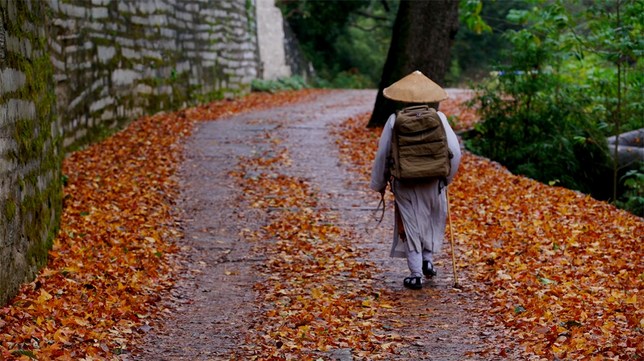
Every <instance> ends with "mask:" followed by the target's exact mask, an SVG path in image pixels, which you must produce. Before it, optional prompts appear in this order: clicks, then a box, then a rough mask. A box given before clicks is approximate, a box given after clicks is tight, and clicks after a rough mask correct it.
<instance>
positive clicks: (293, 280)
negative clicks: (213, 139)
mask: <svg viewBox="0 0 644 361" xmlns="http://www.w3.org/2000/svg"><path fill="white" fill-rule="evenodd" d="M264 139H265V140H266V141H267V142H268V143H270V144H271V148H270V149H269V150H267V151H265V152H263V153H261V154H256V155H255V156H252V157H248V158H244V159H242V161H240V162H239V163H240V169H238V170H237V171H235V172H233V173H232V175H233V176H235V177H237V179H239V184H240V185H241V186H242V188H243V189H244V200H245V201H246V202H247V203H248V204H249V205H250V206H251V207H255V208H259V209H262V210H264V211H265V212H267V213H268V214H269V223H268V224H267V225H265V226H264V227H262V228H261V229H259V230H257V231H250V230H246V231H245V233H244V239H245V240H246V241H250V242H253V243H254V244H255V247H254V252H257V253H258V254H261V255H262V256H263V257H266V259H267V260H266V261H265V262H263V266H262V267H260V269H259V271H260V272H261V273H262V274H263V275H264V277H265V281H263V282H262V283H260V284H257V285H255V289H256V290H257V291H258V293H259V294H260V300H261V302H260V303H261V304H262V305H263V309H262V313H261V314H260V315H257V317H256V320H255V321H254V322H251V323H252V324H253V325H254V326H253V327H252V329H251V330H249V336H248V338H249V339H248V342H247V343H246V346H244V347H243V348H242V349H241V350H240V351H239V353H238V354H237V355H236V356H235V357H238V358H239V359H243V360H318V359H328V356H329V355H328V354H326V353H328V352H333V351H334V350H336V351H337V350H341V349H351V350H352V354H353V355H354V356H355V357H357V358H358V359H361V360H379V359H387V357H386V356H387V355H389V354H390V353H391V352H393V351H394V350H395V349H396V345H397V344H398V343H399V342H400V341H401V340H402V338H401V336H399V335H396V334H394V333H392V332H388V331H386V330H385V329H384V328H383V327H382V325H381V323H380V320H381V318H382V317H383V316H384V315H386V314H387V312H389V311H390V310H392V309H393V308H395V307H397V305H395V303H394V302H395V301H394V300H393V299H392V297H390V296H391V295H389V294H387V293H386V292H384V291H382V290H377V288H376V287H374V285H373V278H372V276H371V272H370V269H372V268H373V265H372V264H371V263H369V262H368V261H366V260H365V258H366V255H365V254H364V253H365V251H363V250H360V249H357V248H356V247H355V246H354V245H352V241H351V239H352V235H351V234H350V233H349V232H350V231H349V230H347V229H345V228H342V227H339V226H337V225H335V223H336V222H337V219H335V216H334V215H333V214H332V213H330V211H329V210H328V209H326V208H324V207H323V206H322V204H321V202H320V200H319V199H318V197H319V194H318V192H317V191H315V190H313V189H311V186H310V185H309V184H308V183H307V182H305V181H304V180H302V179H300V178H297V177H292V176H288V175H285V174H283V173H284V172H283V170H284V168H288V166H289V165H290V163H291V162H290V158H289V155H288V151H287V149H285V148H281V147H280V143H281V141H280V139H278V138H276V137H275V136H274V135H273V134H269V133H266V134H265V136H264ZM357 280H360V282H357Z"/></svg>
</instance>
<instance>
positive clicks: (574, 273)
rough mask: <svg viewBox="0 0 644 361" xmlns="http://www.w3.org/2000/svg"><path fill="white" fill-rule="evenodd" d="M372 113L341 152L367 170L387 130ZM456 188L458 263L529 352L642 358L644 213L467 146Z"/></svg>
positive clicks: (343, 132)
mask: <svg viewBox="0 0 644 361" xmlns="http://www.w3.org/2000/svg"><path fill="white" fill-rule="evenodd" d="M452 106H454V105H452ZM450 109H452V108H451V107H449V106H448V107H445V106H443V104H441V110H442V111H444V112H447V113H448V112H449V111H450ZM368 118H369V115H368V114H365V115H363V116H359V117H355V118H352V119H349V120H348V121H347V122H346V123H345V124H343V126H342V127H340V128H339V129H337V133H338V140H337V143H338V146H339V147H340V150H341V154H342V157H343V160H344V161H345V162H348V163H350V164H352V165H353V166H354V167H355V169H356V170H357V174H358V175H361V176H363V177H365V178H366V177H368V176H369V174H370V167H371V163H372V161H373V156H374V154H375V150H376V147H377V139H378V137H379V136H380V132H381V129H366V128H365V127H364V125H365V124H366V122H367V120H368ZM466 127H467V126H466ZM450 198H451V202H452V218H453V222H454V227H455V236H456V244H457V246H456V248H457V266H458V268H459V269H460V270H465V271H466V272H467V274H468V277H470V278H472V280H473V281H474V285H475V287H476V288H477V289H479V290H481V291H483V292H484V293H486V294H488V295H489V297H490V303H489V307H488V308H487V309H483V310H481V312H486V313H488V314H491V315H493V316H494V317H495V318H496V319H497V320H499V322H503V324H505V326H506V327H508V328H509V329H511V330H512V334H513V335H514V337H515V338H516V339H517V340H519V342H520V343H521V344H522V345H523V347H525V350H526V352H527V353H528V354H531V355H533V356H532V357H531V358H530V359H536V360H540V359H546V360H563V359H565V360H641V359H642V358H644V307H642V306H644V294H643V293H642V291H643V287H642V285H643V282H644V262H642V255H643V254H644V249H643V245H644V244H643V242H642V240H643V239H642V235H644V220H643V219H642V218H639V217H636V216H634V215H632V214H630V213H627V212H625V211H622V210H619V209H617V208H615V207H613V206H612V205H610V204H607V203H605V202H600V201H597V200H594V199H592V198H591V197H589V196H586V195H584V194H580V193H578V192H575V191H571V190H568V189H564V188H561V187H551V186H548V185H544V184H542V183H538V182H536V181H534V180H531V179H527V178H525V177H522V176H517V175H513V174H511V173H510V172H508V171H507V170H506V169H505V168H504V167H502V166H500V165H499V164H497V163H495V162H492V161H490V160H488V159H484V158H481V157H478V156H475V155H473V154H471V153H468V152H465V153H464V156H463V160H462V163H461V168H460V169H459V173H458V175H457V177H456V179H455V181H454V183H453V185H452V186H450ZM485 352H489V353H493V352H494V351H492V349H490V350H487V351H484V353H485ZM489 356H490V357H493V356H492V355H491V354H490V355H489ZM499 356H503V355H498V354H497V355H495V356H494V357H499Z"/></svg>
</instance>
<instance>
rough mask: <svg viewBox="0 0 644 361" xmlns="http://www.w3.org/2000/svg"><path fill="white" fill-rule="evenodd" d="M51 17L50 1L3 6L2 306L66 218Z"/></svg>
mask: <svg viewBox="0 0 644 361" xmlns="http://www.w3.org/2000/svg"><path fill="white" fill-rule="evenodd" d="M49 15H50V13H49V8H48V6H47V4H46V3H44V2H40V1H37V0H35V1H14V0H0V304H2V303H4V302H6V301H7V300H8V299H9V298H10V297H11V296H12V295H13V294H15V292H16V291H17V290H18V287H19V286H20V284H21V283H22V282H24V281H27V280H29V279H31V278H32V277H33V276H34V275H35V274H36V272H37V271H38V269H39V268H40V267H41V266H42V265H43V264H44V263H45V262H46V260H47V251H48V250H49V248H50V247H51V242H52V240H53V238H54V236H55V234H56V231H57V229H58V222H59V218H60V210H61V191H62V189H61V174H60V167H61V161H62V145H61V144H62V134H61V132H60V127H59V126H58V123H57V118H56V112H55V108H56V98H55V96H54V76H53V67H52V64H51V62H50V57H49V50H48V39H47V36H46V35H47V25H48V23H47V21H48V18H49Z"/></svg>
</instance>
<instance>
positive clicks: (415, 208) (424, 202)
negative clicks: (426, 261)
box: [370, 112, 461, 258]
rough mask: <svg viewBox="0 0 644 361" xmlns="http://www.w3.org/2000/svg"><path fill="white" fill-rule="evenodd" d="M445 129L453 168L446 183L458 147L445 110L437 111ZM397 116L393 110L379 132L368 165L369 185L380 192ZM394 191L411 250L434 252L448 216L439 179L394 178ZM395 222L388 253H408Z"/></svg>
mask: <svg viewBox="0 0 644 361" xmlns="http://www.w3.org/2000/svg"><path fill="white" fill-rule="evenodd" d="M438 115H439V117H440V118H441V120H442V122H443V126H444V127H445V131H446V133H447V144H448V146H449V149H450V150H451V151H452V154H454V157H453V158H452V160H451V165H452V169H451V172H450V174H449V176H448V177H447V183H448V184H449V183H451V182H452V180H453V179H454V175H455V174H456V171H457V170H458V166H459V165H460V163H461V148H460V145H459V143H458V138H457V137H456V134H455V133H454V131H453V130H452V127H450V125H449V123H448V122H447V118H446V117H445V114H443V113H441V112H438ZM395 120H396V116H395V114H392V115H391V116H390V117H389V119H388V120H387V124H385V127H384V128H383V130H382V134H381V135H380V142H379V143H378V152H377V153H376V159H375V160H374V163H373V167H372V168H371V184H370V187H371V189H373V190H374V191H377V192H380V191H382V190H384V189H385V188H386V186H387V182H388V181H389V179H387V178H386V175H387V164H388V162H387V158H388V157H389V153H390V149H391V134H392V130H393V126H394V121H395ZM393 183H394V184H393V192H394V195H395V199H396V203H397V204H398V208H399V210H400V212H401V215H402V220H403V225H404V227H405V234H406V236H407V241H408V242H410V246H411V247H412V248H411V249H412V250H415V251H416V252H422V251H423V250H426V251H431V252H432V253H437V252H438V251H440V249H441V247H442V245H443V237H444V234H445V220H446V218H447V199H446V197H445V192H446V191H447V189H445V188H444V189H443V190H442V191H441V192H440V193H439V189H438V180H435V181H431V182H429V183H425V184H413V185H405V184H400V183H399V182H397V181H394V182H393ZM395 223H396V222H394V237H393V243H392V246H391V253H390V256H391V257H400V258H406V257H407V246H406V245H405V243H404V242H400V239H399V237H398V227H397V226H396V224H395Z"/></svg>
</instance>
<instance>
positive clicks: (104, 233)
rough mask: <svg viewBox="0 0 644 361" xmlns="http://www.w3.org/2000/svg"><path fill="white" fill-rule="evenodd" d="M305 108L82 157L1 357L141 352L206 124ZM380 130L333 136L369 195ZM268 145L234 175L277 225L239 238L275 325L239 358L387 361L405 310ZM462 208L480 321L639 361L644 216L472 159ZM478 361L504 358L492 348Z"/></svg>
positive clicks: (457, 200)
mask: <svg viewBox="0 0 644 361" xmlns="http://www.w3.org/2000/svg"><path fill="white" fill-rule="evenodd" d="M308 95H310V93H309V92H308V91H307V92H286V93H280V94H276V95H265V94H251V96H249V97H246V98H244V99H241V100H234V101H221V102H214V103H211V104H208V105H204V106H200V107H195V108H190V109H185V110H182V111H180V112H176V113H163V114H157V115H155V116H151V117H143V118H141V119H139V120H137V121H135V122H133V123H132V124H131V125H130V126H129V127H127V128H126V129H125V130H123V131H121V132H119V133H118V134H116V135H115V136H113V137H111V138H109V139H107V140H105V141H103V142H101V143H99V144H96V145H93V146H91V147H88V148H87V149H85V150H81V151H77V152H75V153H73V154H71V155H70V156H69V157H68V159H66V160H65V162H64V169H63V171H64V174H65V175H66V176H67V177H68V184H67V186H66V187H65V201H64V209H63V213H62V222H61V231H60V233H59V235H58V237H57V238H56V240H55V241H54V245H53V248H52V250H51V252H50V258H49V262H48V264H47V267H45V268H44V269H42V270H41V272H40V273H39V275H38V277H37V278H36V279H35V280H34V281H33V282H31V283H29V284H26V285H24V286H23V287H22V288H21V290H20V292H19V294H18V295H17V296H16V297H15V298H14V299H13V300H12V301H11V302H10V304H9V305H7V306H5V307H3V308H1V309H0V315H1V318H0V335H1V336H0V337H1V338H0V356H1V357H2V359H6V360H14V359H19V360H22V359H24V360H27V359H33V358H37V359H54V358H58V359H85V360H92V359H118V355H119V354H120V353H123V352H127V350H128V347H129V345H130V344H131V343H132V342H135V340H136V339H137V337H139V335H140V334H141V333H144V332H146V330H149V326H148V321H149V320H152V319H155V318H158V317H160V315H161V314H162V312H163V310H161V309H160V303H159V300H160V295H162V294H163V292H164V291H167V290H169V289H170V288H171V287H172V285H173V282H174V276H175V275H174V272H175V271H176V270H175V268H174V267H175V264H174V261H173V258H174V257H175V256H176V254H177V253H178V252H179V251H178V250H177V247H176V246H175V244H174V240H175V239H177V238H178V237H181V230H180V228H179V227H178V226H177V224H176V220H175V218H174V216H173V214H172V212H171V207H172V204H173V200H172V199H173V197H174V196H175V195H176V192H177V189H176V187H177V185H176V182H175V179H174V176H175V173H176V170H177V164H178V163H179V162H180V161H181V144H182V143H181V142H182V140H183V139H185V137H187V136H188V135H189V134H190V132H191V130H192V127H193V125H194V121H195V120H202V121H207V120H215V119H217V118H219V117H224V116H227V115H231V114H235V113H238V112H242V111H246V110H250V109H257V108H263V107H270V106H273V105H275V104H285V103H288V102H293V101H299V100H301V99H303V98H304V97H306V96H308ZM441 106H442V109H443V110H444V111H445V112H446V113H448V114H458V115H459V116H458V117H456V118H455V119H453V120H454V121H455V122H456V124H455V129H456V130H457V131H458V130H459V129H463V128H469V127H471V125H472V124H473V122H474V121H475V118H474V116H473V113H471V112H468V111H467V110H463V108H461V107H460V104H459V103H457V102H452V103H449V102H446V103H444V104H441ZM445 109H447V110H445ZM367 119H368V115H367V114H365V115H363V116H361V117H355V118H351V119H349V120H347V122H346V123H345V124H344V125H343V126H342V127H341V128H340V129H338V130H337V131H336V136H337V138H336V142H337V144H338V147H339V149H340V151H341V154H342V155H343V159H344V161H345V162H347V163H349V164H352V165H353V166H355V169H356V172H357V175H358V176H360V177H364V178H365V179H366V177H367V176H368V174H369V168H370V166H371V161H372V159H373V155H374V153H375V146H376V144H377V139H378V136H379V130H378V129H366V128H364V125H365V124H366V121H367ZM459 119H460V120H462V121H461V122H460V123H459ZM269 137H270V136H269ZM271 141H272V144H273V151H272V152H271V153H267V154H261V155H256V156H255V157H254V158H249V159H246V160H245V162H242V164H243V167H242V168H240V169H239V170H237V171H236V172H234V173H233V174H232V175H233V176H236V177H238V179H239V180H240V184H242V185H243V187H245V190H246V192H245V201H247V202H248V203H249V204H251V205H252V206H253V207H258V208H262V209H265V210H266V211H267V212H270V213H271V217H270V222H269V223H268V224H267V225H266V226H265V227H263V228H262V229H260V230H259V231H257V232H253V231H250V230H248V232H243V234H244V237H245V238H246V239H247V240H248V241H251V242H255V243H256V244H257V247H258V249H259V250H261V251H262V252H266V253H267V256H268V259H269V261H268V262H267V263H266V265H265V266H264V269H262V271H263V272H264V273H265V275H266V282H263V283H261V284H258V285H256V286H255V288H256V290H257V291H259V294H260V295H261V297H262V298H263V299H261V301H262V303H263V304H264V305H265V307H264V308H263V314H261V315H258V322H256V323H254V326H253V327H252V328H251V329H250V330H249V340H248V342H247V343H246V345H245V346H244V347H243V348H242V349H241V350H240V354H238V355H236V356H233V357H249V358H254V359H257V360H260V359H261V360H287V359H297V360H317V359H320V358H322V359H323V358H324V357H325V355H326V354H325V352H327V351H329V350H342V349H347V348H350V349H353V350H354V354H355V355H356V356H357V357H359V358H361V359H386V358H387V354H389V353H392V352H395V350H396V348H397V347H398V346H399V345H400V343H401V342H403V341H404V337H403V336H401V335H397V334H395V333H392V332H386V331H388V330H391V326H390V325H384V324H382V323H381V321H382V320H383V319H385V318H387V317H389V316H391V313H394V314H395V313H397V312H398V313H399V312H402V306H401V305H400V303H399V302H400V299H399V298H397V297H396V296H395V295H391V294H388V293H387V292H383V291H382V290H381V289H380V288H374V287H373V285H372V284H371V280H372V277H371V273H370V269H371V264H370V263H369V262H367V261H364V259H365V257H364V254H362V252H364V251H362V250H360V249H356V248H355V247H353V246H352V245H351V243H350V242H349V241H348V240H350V239H351V235H350V234H347V230H346V229H344V228H341V227H338V226H335V225H334V219H333V218H332V217H331V216H330V214H329V213H328V212H326V210H325V209H323V208H321V207H320V204H319V202H318V200H317V194H316V192H315V191H314V190H312V189H311V187H310V186H309V185H308V184H307V183H306V182H305V181H303V180H301V179H298V178H295V177H289V176H286V175H284V174H280V173H279V172H276V166H278V165H279V166H280V167H283V166H288V163H289V156H288V151H287V150H286V149H280V148H279V144H280V140H279V139H272V140H271ZM275 180H277V181H275ZM450 193H451V199H452V217H453V222H454V225H455V228H456V229H457V230H458V231H457V233H456V237H457V266H458V267H459V269H460V270H464V271H466V272H467V274H468V277H470V278H471V279H472V280H473V288H476V289H477V294H479V293H480V294H486V295H488V297H489V300H490V302H489V306H488V307H486V308H485V309H482V310H480V311H481V312H483V313H487V314H490V315H492V316H493V317H495V319H496V320H497V321H498V322H500V323H503V324H504V325H505V326H506V327H507V328H508V329H509V332H510V335H512V337H514V338H516V339H518V340H519V341H520V342H521V344H522V345H523V346H524V347H525V349H526V354H527V355H531V356H529V357H526V358H529V359H540V358H541V357H543V358H545V359H571V360H577V359H584V360H586V359H589V360H605V359H610V360H626V359H638V358H641V357H642V355H643V354H644V350H643V344H644V336H643V329H644V311H643V308H642V304H643V302H644V301H643V299H644V296H641V289H642V281H643V280H644V265H643V264H642V262H641V255H642V245H641V243H642V242H641V234H644V221H643V220H642V219H641V218H637V217H635V216H633V215H631V214H628V213H626V212H624V211H621V210H618V209H616V208H615V207H613V206H610V205H608V204H606V203H603V202H599V201H596V200H593V199H591V198H590V197H588V196H585V195H582V194H580V193H577V192H573V191H569V190H566V189H563V188H560V187H550V186H546V185H543V184H541V183H538V182H535V181H532V180H529V179H527V178H524V177H520V176H515V175H512V174H510V173H509V172H508V171H507V170H506V169H505V168H503V167H502V166H500V165H498V164H497V163H494V162H491V161H489V160H487V159H484V158H481V157H477V156H474V155H472V154H469V153H467V152H465V154H464V157H463V162H462V165H461V170H460V171H459V175H458V176H457V178H456V180H455V182H454V184H453V185H452V186H451V188H450ZM267 194H270V195H271V196H270V197H266V195H267ZM355 279H361V280H363V282H360V283H356V282H354V280H355ZM376 290H377V291H376ZM465 292H468V291H465ZM388 313H389V314H388ZM481 353H482V354H484V355H485V354H489V355H490V356H491V355H492V354H494V353H496V356H501V357H502V356H504V355H503V350H501V351H499V350H498V349H495V348H494V347H490V348H487V349H486V350H483V351H481ZM244 359H246V358H244Z"/></svg>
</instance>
